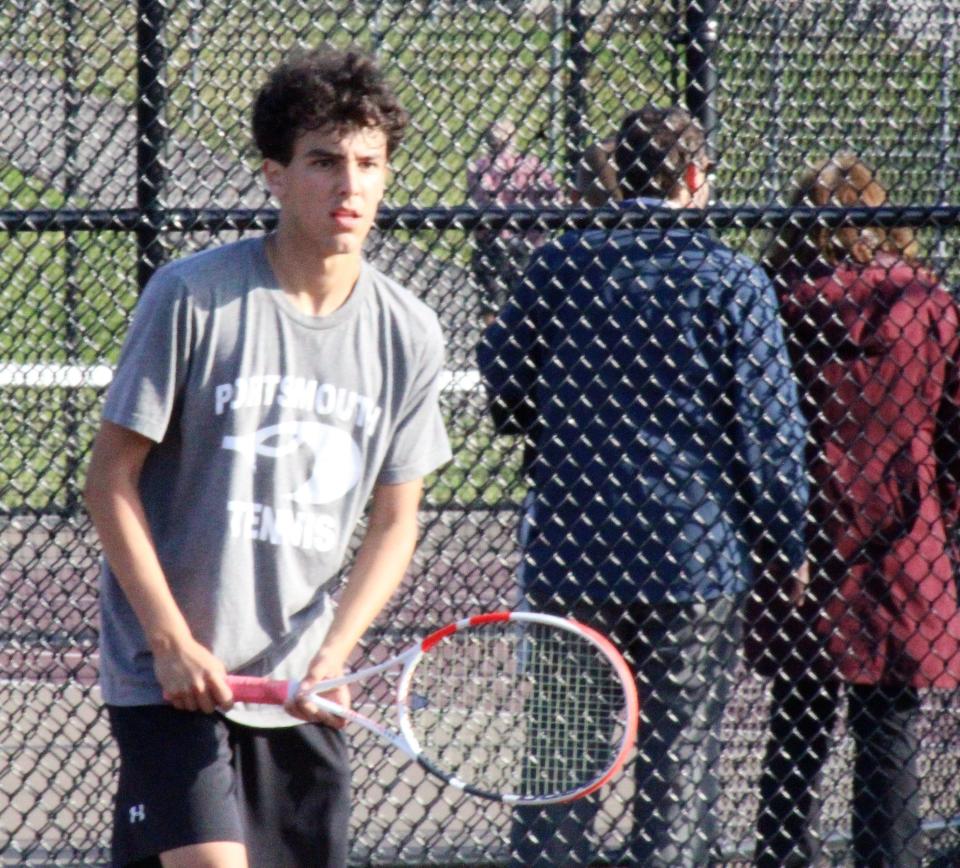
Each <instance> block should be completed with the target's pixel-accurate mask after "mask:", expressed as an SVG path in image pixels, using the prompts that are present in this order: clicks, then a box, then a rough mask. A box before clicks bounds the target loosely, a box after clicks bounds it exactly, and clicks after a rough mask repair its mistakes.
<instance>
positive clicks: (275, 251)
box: [86, 52, 450, 868]
mask: <svg viewBox="0 0 960 868" xmlns="http://www.w3.org/2000/svg"><path fill="white" fill-rule="evenodd" d="M405 123H406V115H405V113H404V112H403V110H402V109H401V108H400V106H399V105H398V103H397V101H396V99H395V97H394V95H393V94H392V93H391V92H390V90H389V89H388V87H387V86H386V84H385V82H384V80H383V78H382V76H381V74H380V72H379V71H378V70H377V68H376V67H375V66H374V64H373V63H372V61H371V60H369V59H368V58H365V57H364V56H362V55H360V54H358V53H356V52H305V53H299V54H297V55H295V56H293V57H291V58H290V59H289V60H288V61H287V62H285V63H284V64H282V65H281V66H280V67H278V68H277V69H276V70H275V71H274V72H273V74H272V75H271V77H270V79H269V81H268V82H267V84H266V85H265V86H264V87H263V89H262V90H261V91H260V93H259V95H258V97H257V101H256V105H255V109H254V120H253V127H254V136H255V138H256V142H257V145H258V147H259V149H260V151H261V153H262V155H263V157H264V174H265V177H266V181H267V184H268V186H269V188H270V190H271V192H272V193H273V195H274V196H275V198H276V199H277V200H278V202H279V204H280V219H279V224H278V228H277V230H276V231H275V232H274V233H272V234H270V235H268V236H266V237H261V238H250V239H243V240H241V241H238V242H236V243H233V244H230V245H227V246H224V247H221V248H218V249H214V250H211V251H208V252H205V253H201V254H199V255H196V256H192V257H189V258H187V259H184V260H182V261H180V262H176V263H173V264H171V265H168V266H166V267H164V268H162V269H160V270H159V271H158V272H157V274H156V275H155V276H154V278H153V279H152V280H151V282H150V284H149V286H148V287H147V289H146V290H145V292H144V294H143V297H142V299H141V301H140V303H139V306H138V308H137V311H136V314H135V317H134V320H133V325H132V327H131V330H130V333H129V335H128V337H127V341H126V345H125V347H124V350H123V353H122V355H121V359H120V364H119V366H118V369H117V372H116V377H115V380H114V382H113V385H112V387H111V389H110V392H109V395H108V397H107V400H106V404H105V407H104V417H103V424H102V426H101V429H100V432H99V434H98V436H97V439H96V442H95V444H94V448H93V456H92V458H91V462H90V468H89V473H88V479H87V487H86V498H87V504H88V506H89V510H90V514H91V516H92V517H93V520H94V523H95V525H96V528H97V531H98V533H99V535H100V538H101V542H102V545H103V550H104V554H105V561H106V566H105V568H104V571H103V578H102V583H101V617H102V637H101V683H102V688H103V694H104V698H105V701H106V703H107V705H108V710H109V714H110V720H111V727H112V731H113V733H114V736H115V738H116V740H117V743H118V745H119V749H120V758H121V763H120V781H119V789H118V795H117V813H116V817H115V828H114V850H113V859H114V864H117V865H129V864H157V863H158V860H159V863H160V864H163V865H165V866H191V868H196V866H246V865H254V866H267V865H269V866H271V868H276V866H305V865H311V866H339V865H344V864H346V860H347V850H348V841H347V833H348V827H349V799H350V794H349V763H348V759H347V754H346V748H345V742H344V740H343V737H342V734H341V733H340V732H338V731H337V730H338V729H339V727H340V726H342V721H340V720H339V719H338V718H336V717H334V716H331V715H327V714H324V713H322V712H321V711H319V709H318V708H317V707H316V706H315V705H313V704H312V703H310V702H309V701H307V700H306V699H304V698H303V697H302V696H298V697H297V698H295V699H294V700H293V701H291V702H290V703H288V705H287V707H286V710H285V711H284V712H278V711H271V710H270V709H269V708H261V707H253V706H251V707H247V708H241V706H240V705H233V702H232V696H231V693H230V690H229V688H228V687H227V685H226V683H225V680H224V679H225V676H226V674H227V673H228V672H236V673H243V674H250V675H268V674H269V675H272V676H277V677H286V678H298V679H302V692H305V691H306V689H307V688H308V687H309V686H310V685H312V684H314V683H316V682H318V681H320V680H323V679H326V678H330V677H333V676H335V675H337V674H340V673H341V672H342V670H343V668H344V665H345V663H346V660H347V657H348V655H349V654H350V652H351V650H352V649H353V647H354V645H355V644H356V642H357V641H358V640H359V638H360V636H361V635H362V634H363V633H364V631H365V630H366V629H367V627H368V626H369V625H370V623H371V622H372V621H373V619H374V618H375V617H376V615H377V613H378V612H379V611H380V609H381V607H382V606H383V605H384V603H385V602H386V601H387V599H388V598H389V597H390V595H391V594H392V593H393V591H394V590H395V588H396V587H397V585H398V584H399V582H400V580H401V578H402V577H403V574H404V571H405V569H406V567H407V564H408V563H409V560H410V557H411V555H412V552H413V549H414V545H415V541H416V535H417V522H416V514H417V507H418V502H419V499H420V492H421V479H422V477H423V476H424V475H425V474H427V473H429V472H430V471H432V470H434V469H435V468H436V467H438V466H439V465H441V464H442V463H444V462H445V461H446V460H448V459H449V457H450V449H449V444H448V442H447V438H446V434H445V432H444V429H443V424H442V420H441V416H440V411H439V408H438V401H437V398H438V391H439V385H438V375H439V373H440V370H441V367H442V357H443V351H442V343H441V335H440V330H439V326H438V323H437V320H436V317H435V316H434V315H433V314H432V313H431V312H430V311H429V310H428V309H427V308H426V307H425V306H424V305H422V304H421V303H420V302H419V301H417V300H416V299H414V298H413V296H412V295H410V294H409V293H407V292H406V291H405V290H403V289H402V288H400V287H399V286H397V285H396V284H395V283H393V282H392V281H390V280H389V279H388V278H386V277H385V276H383V275H382V274H380V273H378V272H377V271H375V270H374V269H373V268H372V267H371V266H370V265H369V264H367V263H366V262H364V261H363V259H362V258H361V245H362V244H363V241H364V239H365V238H366V236H367V233H368V232H369V231H370V228H371V226H372V225H373V221H374V217H375V215H376V211H377V207H378V205H379V203H380V200H381V199H382V197H383V193H384V187H385V183H386V180H387V161H388V159H389V157H390V155H391V153H392V152H393V150H394V149H395V147H396V146H397V144H398V142H399V141H400V138H401V135H402V132H403V129H404V126H405ZM368 500H370V512H369V519H368V526H367V529H366V533H365V535H364V537H363V541H362V544H361V546H360V548H359V551H358V553H357V556H356V559H355V562H354V564H353V567H352V569H351V570H350V572H349V575H348V578H347V581H346V584H345V587H344V589H343V593H342V595H341V598H340V602H339V604H338V607H337V608H336V611H335V612H334V610H333V609H332V607H331V603H330V600H329V597H328V592H329V591H330V590H332V587H333V582H334V580H335V578H336V576H337V573H338V571H339V569H340V567H341V564H342V561H343V559H344V557H345V554H346V550H347V545H348V543H349V541H350V537H351V534H352V532H353V530H354V528H355V526H356V524H357V522H358V520H359V518H360V516H361V512H362V510H363V508H364V506H365V505H366V503H367V501H368ZM331 698H333V699H336V700H337V701H339V702H341V703H347V702H348V701H349V696H348V693H347V690H346V689H344V688H341V689H340V690H338V691H334V692H333V694H332V695H331ZM218 710H219V711H220V712H222V714H221V713H214V712H217V711H218Z"/></svg>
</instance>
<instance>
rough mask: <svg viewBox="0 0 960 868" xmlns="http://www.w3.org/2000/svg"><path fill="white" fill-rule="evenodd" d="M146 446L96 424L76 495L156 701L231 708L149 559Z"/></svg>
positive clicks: (213, 661) (153, 557)
mask: <svg viewBox="0 0 960 868" xmlns="http://www.w3.org/2000/svg"><path fill="white" fill-rule="evenodd" d="M152 446H153V442H152V441H150V440H148V439H147V438H146V437H143V436H142V435H140V434H137V433H136V432H134V431H130V430H129V429H127V428H123V427H121V426H119V425H114V424H113V423H111V422H104V423H103V425H102V426H101V428H100V431H99V433H98V434H97V438H96V440H95V442H94V445H93V454H92V456H91V458H90V466H89V469H88V471H87V483H86V487H85V489H84V498H85V501H86V504H87V509H88V511H89V513H90V517H91V518H92V519H93V523H94V525H95V526H96V529H97V533H98V535H99V537H100V544H101V546H102V548H103V552H104V554H105V555H106V558H107V561H108V562H109V564H110V567H111V569H112V570H113V573H114V575H115V576H116V577H117V581H118V582H119V583H120V587H121V588H122V590H123V592H124V594H125V595H126V597H127V600H128V601H129V602H130V605H131V607H132V608H133V611H134V613H135V614H136V616H137V619H138V620H139V622H140V625H141V627H142V628H143V631H144V633H145V635H146V637H147V641H148V642H149V644H150V649H151V650H152V651H153V656H154V669H155V672H156V675H157V679H158V681H159V682H160V686H161V687H162V688H163V692H164V696H165V697H166V698H167V699H168V700H169V701H170V702H171V703H172V704H173V705H174V706H175V707H176V708H180V709H183V710H187V711H196V710H201V711H205V712H212V711H213V710H214V708H216V707H218V706H219V707H221V708H226V707H229V706H230V704H231V700H232V697H231V694H230V689H229V688H228V687H227V685H226V681H225V680H224V678H225V675H226V671H225V669H224V667H223V664H222V663H221V662H220V661H219V660H217V658H216V657H214V656H213V654H211V653H210V651H208V650H207V649H206V648H204V647H203V646H202V645H200V644H199V643H198V642H196V641H195V640H194V639H193V636H192V635H191V632H190V628H189V626H188V625H187V622H186V619H185V618H184V617H183V613H182V612H181V611H180V608H179V607H178V606H177V603H176V600H175V599H174V597H173V594H172V593H171V592H170V586H169V585H168V584H167V580H166V577H165V576H164V574H163V568H162V567H161V565H160V561H159V558H158V557H157V550H156V546H155V545H154V542H153V538H152V536H151V534H150V529H149V527H148V525H147V519H146V514H145V512H144V508H143V501H142V500H141V498H140V491H139V487H138V485H139V480H140V473H141V471H142V469H143V463H144V461H145V460H146V458H147V454H148V453H149V451H150V449H151V448H152Z"/></svg>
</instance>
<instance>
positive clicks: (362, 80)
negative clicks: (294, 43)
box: [253, 49, 407, 165]
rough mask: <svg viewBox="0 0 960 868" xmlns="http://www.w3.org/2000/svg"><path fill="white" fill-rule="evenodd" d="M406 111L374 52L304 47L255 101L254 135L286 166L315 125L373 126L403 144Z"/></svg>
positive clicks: (392, 143) (264, 151)
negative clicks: (374, 58) (295, 147)
mask: <svg viewBox="0 0 960 868" xmlns="http://www.w3.org/2000/svg"><path fill="white" fill-rule="evenodd" d="M406 125H407V113H406V112H405V111H404V110H403V108H402V107H401V106H400V103H399V102H398V101H397V98H396V95H395V94H394V93H393V91H392V90H391V88H390V86H389V85H388V84H387V81H386V79H385V78H384V76H383V73H382V72H381V71H380V69H379V67H378V66H377V64H376V62H375V61H374V60H373V58H372V57H370V56H368V55H366V54H364V53H363V52H361V51H358V50H355V49H348V50H346V51H338V50H334V49H312V50H306V49H300V50H296V51H294V52H293V53H292V54H291V55H290V56H289V57H288V58H287V59H286V60H285V61H284V62H283V63H281V64H280V65H279V66H278V67H276V68H275V69H274V70H273V72H272V73H271V74H270V77H269V78H268V79H267V81H266V83H265V84H264V85H263V87H262V88H261V89H260V92H259V93H258V94H257V98H256V101H255V102H254V106H253V137H254V141H255V142H256V144H257V148H258V149H259V150H260V153H261V155H262V156H263V157H264V158H265V159H271V160H276V161H277V162H279V163H283V164H284V165H286V164H288V163H289V162H290V160H291V159H292V158H293V148H294V144H295V142H296V140H297V138H298V137H299V136H300V135H301V134H303V133H305V132H308V131H311V130H327V129H331V130H338V131H339V130H343V131H346V130H351V129H361V128H364V127H373V128H377V129H380V130H383V132H384V134H385V135H386V137H387V154H388V155H389V154H392V153H393V152H394V149H395V148H396V147H397V146H398V145H399V144H400V141H401V139H402V138H403V132H404V129H405V128H406Z"/></svg>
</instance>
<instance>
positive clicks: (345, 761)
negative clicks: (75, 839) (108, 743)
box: [107, 705, 350, 868]
mask: <svg viewBox="0 0 960 868" xmlns="http://www.w3.org/2000/svg"><path fill="white" fill-rule="evenodd" d="M107 710H108V712H109V715H110V728H111V731H112V733H113V737H114V739H115V740H116V742H117V745H118V746H119V749H120V781H119V784H118V787H117V799H116V811H115V814H114V826H113V865H115V866H121V865H150V866H158V865H159V864H160V861H159V858H158V854H160V853H163V852H165V851H167V850H173V849H176V848H178V847H186V846H188V845H190V844H202V843H207V842H211V841H239V842H241V843H244V844H246V847H247V858H248V860H249V864H250V866H251V868H260V866H268V868H306V866H310V868H314V866H318V868H341V866H344V865H346V864H347V853H348V849H349V837H348V833H349V824H350V763H349V757H348V754H347V745H346V740H345V739H344V737H343V735H342V733H340V732H338V731H336V730H333V729H330V728H329V727H326V726H320V725H319V724H310V723H305V724H302V725H300V726H291V727H285V728H281V729H254V728H251V727H246V726H241V725H239V724H236V723H233V722H232V721H229V720H227V719H226V718H224V717H222V716H221V715H219V714H203V713H201V712H191V711H178V710H177V709H175V708H172V707H171V706H168V705H141V706H131V707H120V706H108V709H107Z"/></svg>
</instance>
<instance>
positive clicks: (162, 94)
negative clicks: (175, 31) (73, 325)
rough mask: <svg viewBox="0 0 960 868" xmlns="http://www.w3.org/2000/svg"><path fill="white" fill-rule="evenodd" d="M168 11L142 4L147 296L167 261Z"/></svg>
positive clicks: (141, 243) (142, 265)
mask: <svg viewBox="0 0 960 868" xmlns="http://www.w3.org/2000/svg"><path fill="white" fill-rule="evenodd" d="M166 16H167V10H166V7H165V6H164V4H163V3H162V2H159V0H138V2H137V210H138V211H139V213H140V225H139V226H138V227H137V232H136V235H137V285H138V286H139V288H140V289H141V290H142V289H143V288H144V286H146V284H147V281H148V280H149V279H150V276H151V275H152V274H153V272H154V271H155V270H156V268H157V266H159V265H160V263H161V262H162V260H163V258H164V248H163V244H162V242H161V240H160V230H159V226H160V225H161V221H162V213H161V211H162V202H161V199H162V193H163V186H164V175H165V172H164V165H163V154H164V147H165V145H166V138H167V124H166V121H165V118H164V111H165V108H166V104H167V85H166V78H165V74H164V73H165V67H166V62H167V56H166V47H165V46H164V44H163V29H164V24H165V23H166Z"/></svg>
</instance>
